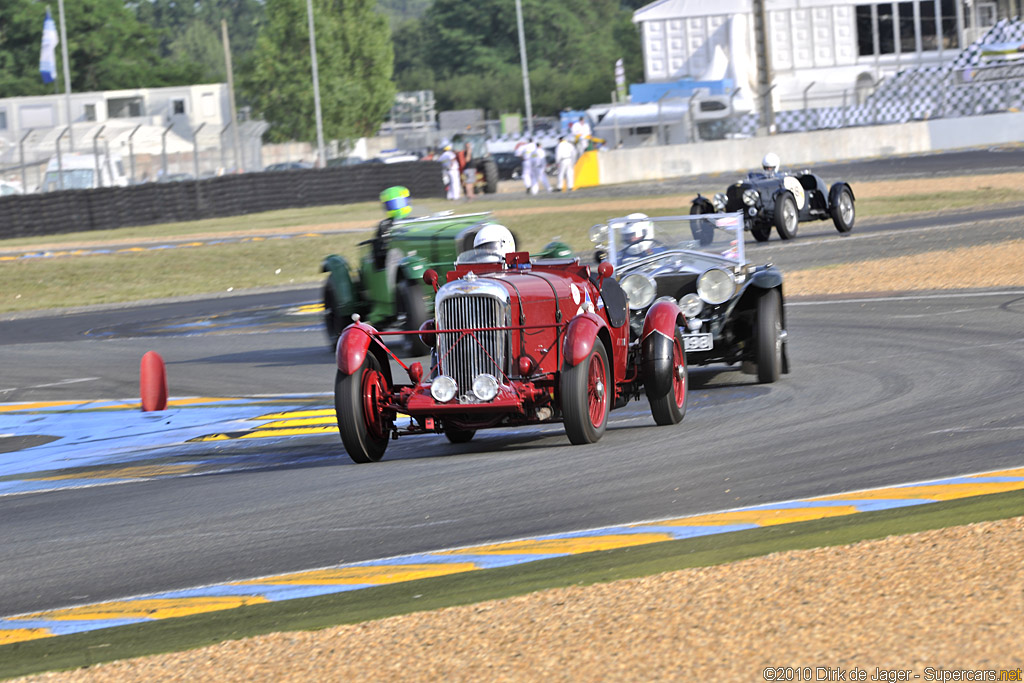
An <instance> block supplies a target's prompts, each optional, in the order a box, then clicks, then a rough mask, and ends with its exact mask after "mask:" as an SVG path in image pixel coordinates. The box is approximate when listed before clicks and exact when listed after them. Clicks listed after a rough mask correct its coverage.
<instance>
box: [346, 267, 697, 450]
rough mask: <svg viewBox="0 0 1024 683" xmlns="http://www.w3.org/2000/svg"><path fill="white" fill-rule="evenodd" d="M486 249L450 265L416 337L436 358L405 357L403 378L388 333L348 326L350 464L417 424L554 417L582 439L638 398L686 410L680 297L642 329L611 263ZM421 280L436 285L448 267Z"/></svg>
mask: <svg viewBox="0 0 1024 683" xmlns="http://www.w3.org/2000/svg"><path fill="white" fill-rule="evenodd" d="M489 256H495V255H494V254H486V253H485V254H472V255H471V256H468V257H467V258H465V259H462V258H460V260H459V262H458V263H457V264H456V265H455V266H454V269H453V270H451V271H450V272H449V273H447V276H446V280H447V282H446V284H444V285H442V286H440V287H439V288H438V289H437V295H436V303H435V310H434V313H435V317H434V319H433V320H430V321H428V322H427V323H426V324H425V325H424V327H423V328H422V332H421V334H420V335H418V336H419V337H421V339H422V342H423V343H425V344H429V345H430V346H431V347H432V349H433V353H432V355H431V365H430V368H429V369H427V370H425V369H424V368H423V366H422V364H421V363H418V362H417V363H412V364H411V365H409V366H407V374H408V381H407V382H402V381H401V380H402V378H399V377H395V376H393V375H392V372H391V360H392V359H393V358H394V354H393V353H392V352H391V351H390V350H389V349H388V347H387V346H386V345H385V344H384V343H383V341H384V338H385V337H386V334H387V333H382V332H379V331H378V330H377V329H376V328H375V327H374V326H372V325H368V324H366V323H365V322H363V321H357V322H355V323H353V324H352V325H350V326H348V327H347V328H345V330H344V331H343V332H342V334H341V338H340V340H339V342H338V346H337V352H336V361H337V371H336V373H335V385H334V387H335V389H334V391H335V394H334V401H335V410H336V413H337V419H338V429H339V432H340V435H341V440H342V443H344V445H345V450H346V451H347V452H348V454H349V457H351V458H352V460H353V461H355V462H357V463H366V462H376V461H379V460H380V459H381V458H382V457H383V455H384V451H385V449H386V448H387V446H388V442H389V440H390V439H392V438H398V437H399V436H402V435H407V434H437V435H441V434H444V435H445V436H446V437H447V439H448V440H449V441H451V442H452V443H463V442H466V441H469V440H470V439H472V438H473V436H474V435H475V434H476V432H477V431H478V430H481V429H489V428H494V427H516V426H522V425H533V424H541V423H551V422H561V423H562V424H563V425H564V427H565V432H566V435H567V436H568V438H569V441H570V442H571V443H573V444H588V443H594V442H596V441H598V440H599V439H600V438H601V437H602V436H603V434H604V432H605V429H606V426H607V423H608V414H609V411H610V410H611V409H613V408H620V407H622V406H625V405H626V404H627V403H628V402H629V401H630V400H631V399H634V398H639V397H640V396H641V395H645V396H646V397H647V400H648V403H649V405H650V409H651V413H652V415H653V416H654V420H655V422H656V423H657V424H659V425H673V424H677V423H678V422H680V421H681V420H682V419H683V416H684V415H685V413H686V403H687V395H688V387H687V382H688V378H687V370H686V354H685V353H684V352H683V340H682V334H681V330H684V329H686V321H685V320H684V318H683V315H682V314H681V313H680V311H679V307H678V306H677V305H676V303H675V301H662V302H658V303H655V304H653V305H652V306H650V307H649V308H648V310H647V312H646V315H645V317H644V321H643V324H642V326H641V333H640V334H639V335H634V334H632V333H631V330H630V325H629V320H628V317H629V309H628V306H627V303H626V299H625V296H624V295H623V292H622V289H621V287H620V286H619V284H618V283H617V282H616V281H615V279H614V278H613V277H612V275H613V270H614V269H613V267H612V266H611V264H609V263H602V264H601V265H600V266H598V267H597V268H594V269H591V268H590V267H589V266H586V265H581V264H580V262H579V260H578V259H575V258H570V259H558V260H547V259H537V260H531V259H530V255H529V254H528V253H526V252H511V253H508V254H505V255H504V256H503V257H502V256H498V257H496V258H487V257H489ZM425 280H426V282H427V284H428V285H430V286H432V287H435V286H437V284H438V283H439V282H440V281H441V275H440V274H439V273H437V272H435V271H434V270H433V269H431V270H429V271H427V273H426V277H425ZM395 334H402V333H395Z"/></svg>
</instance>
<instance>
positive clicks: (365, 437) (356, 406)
mask: <svg viewBox="0 0 1024 683" xmlns="http://www.w3.org/2000/svg"><path fill="white" fill-rule="evenodd" d="M390 393H391V392H390V389H389V387H388V381H387V377H385V376H384V373H383V372H382V371H381V368H380V363H379V362H378V361H377V358H376V357H375V356H374V355H373V354H372V353H368V354H366V360H364V361H363V364H362V365H361V366H360V367H359V369H358V370H356V371H355V372H354V373H352V374H351V375H346V374H344V373H342V372H340V371H339V372H338V374H337V376H336V377H335V380H334V411H335V414H336V415H337V417H338V431H339V432H340V433H341V442H342V443H343V444H345V450H346V451H348V455H349V457H350V458H352V460H353V462H357V463H364V462H378V461H379V460H380V459H381V458H382V457H384V451H385V449H387V447H388V436H390V434H389V432H390V430H391V423H390V421H389V420H388V419H387V417H386V415H385V413H384V407H385V406H386V405H387V402H388V401H387V399H388V396H389V395H390Z"/></svg>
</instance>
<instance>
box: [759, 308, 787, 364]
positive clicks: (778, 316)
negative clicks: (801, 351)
mask: <svg viewBox="0 0 1024 683" xmlns="http://www.w3.org/2000/svg"><path fill="white" fill-rule="evenodd" d="M783 340H784V333H783V330H782V300H781V298H780V297H779V290H777V289H769V290H767V291H766V292H765V293H764V294H762V295H761V298H760V299H758V300H757V380H758V381H759V382H761V383H762V384H770V383H771V382H775V381H777V380H778V379H779V374H780V373H781V372H782V344H783Z"/></svg>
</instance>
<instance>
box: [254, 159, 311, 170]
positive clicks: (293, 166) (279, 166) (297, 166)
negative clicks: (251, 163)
mask: <svg viewBox="0 0 1024 683" xmlns="http://www.w3.org/2000/svg"><path fill="white" fill-rule="evenodd" d="M310 168H313V162H311V161H282V162H279V163H276V164H270V165H269V166H267V167H266V168H264V169H263V170H264V171H303V170H306V169H310Z"/></svg>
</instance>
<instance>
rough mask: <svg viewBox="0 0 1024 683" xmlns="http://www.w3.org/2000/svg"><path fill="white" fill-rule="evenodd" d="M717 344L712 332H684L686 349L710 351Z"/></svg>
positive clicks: (684, 346)
mask: <svg viewBox="0 0 1024 683" xmlns="http://www.w3.org/2000/svg"><path fill="white" fill-rule="evenodd" d="M714 345H715V343H714V341H713V340H712V338H711V335H710V334H684V335H683V350H684V351H710V350H711V349H712V347H713V346H714Z"/></svg>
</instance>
